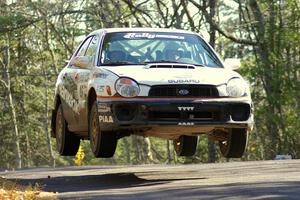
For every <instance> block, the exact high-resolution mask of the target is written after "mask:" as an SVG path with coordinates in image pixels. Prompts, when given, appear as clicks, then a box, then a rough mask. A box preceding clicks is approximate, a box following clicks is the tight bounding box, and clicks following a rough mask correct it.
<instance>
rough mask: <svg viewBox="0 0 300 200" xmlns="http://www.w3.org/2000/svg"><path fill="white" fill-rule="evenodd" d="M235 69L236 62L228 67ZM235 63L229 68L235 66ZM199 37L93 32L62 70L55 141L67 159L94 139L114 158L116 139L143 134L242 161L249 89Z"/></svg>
mask: <svg viewBox="0 0 300 200" xmlns="http://www.w3.org/2000/svg"><path fill="white" fill-rule="evenodd" d="M229 63H230V62H229ZM230 65H231V66H230ZM236 67H237V65H236V64H234V63H233V62H231V64H229V65H226V62H225V65H224V64H223V63H222V62H221V60H220V59H219V58H218V56H217V55H216V53H215V51H214V50H213V49H212V48H211V47H210V46H209V44H207V43H206V42H205V41H204V40H203V39H202V38H201V37H200V36H199V35H198V34H196V33H193V32H188V31H183V30H174V29H150V28H122V29H101V30H97V31H94V32H92V33H91V34H89V35H88V36H87V37H86V38H85V40H84V41H83V42H82V43H81V45H80V46H79V47H78V49H77V50H76V51H75V53H74V55H73V56H72V57H71V59H70V61H69V62H68V64H67V65H66V66H65V68H64V69H63V70H62V71H61V72H60V74H59V76H58V79H57V83H56V88H55V105H54V109H53V112H52V126H51V127H52V136H53V137H55V138H56V142H57V149H58V151H59V153H60V154H61V155H75V154H76V152H77V150H78V147H79V144H80V139H89V140H90V145H91V149H92V151H93V153H94V155H95V156H96V157H112V156H113V155H114V152H115V149H116V146H117V141H118V139H120V138H122V137H124V136H129V135H131V134H137V135H142V136H154V137H160V138H164V139H169V140H173V141H174V148H175V150H176V153H177V154H178V155H179V156H191V155H193V154H194V153H195V150H196V146H197V136H198V135H200V134H207V135H208V136H209V138H210V139H212V140H214V141H217V142H218V143H219V145H220V150H221V153H222V154H223V156H225V157H227V158H230V157H234V158H237V157H241V156H242V155H243V153H244V150H245V147H246V144H247V138H248V133H249V131H250V130H251V127H252V124H253V114H252V110H253V108H252V101H251V97H250V91H249V86H248V84H247V83H246V82H245V80H244V79H243V78H242V77H241V76H240V75H239V74H238V73H237V72H235V71H233V69H234V68H236Z"/></svg>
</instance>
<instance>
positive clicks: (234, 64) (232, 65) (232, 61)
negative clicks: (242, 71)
mask: <svg viewBox="0 0 300 200" xmlns="http://www.w3.org/2000/svg"><path fill="white" fill-rule="evenodd" d="M224 66H225V68H227V69H231V70H237V69H239V68H240V67H241V60H240V59H239V58H226V59H225V61H224Z"/></svg>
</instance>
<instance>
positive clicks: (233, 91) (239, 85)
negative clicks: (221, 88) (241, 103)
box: [226, 78, 246, 97]
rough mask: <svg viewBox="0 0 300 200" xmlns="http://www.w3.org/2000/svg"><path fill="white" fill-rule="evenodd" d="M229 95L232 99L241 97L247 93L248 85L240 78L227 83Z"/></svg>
mask: <svg viewBox="0 0 300 200" xmlns="http://www.w3.org/2000/svg"><path fill="white" fill-rule="evenodd" d="M226 90H227V94H228V96H231V97H241V96H243V95H244V94H245V93H246V84H245V82H244V80H242V79H240V78H232V79H230V80H229V81H228V82H227V88H226Z"/></svg>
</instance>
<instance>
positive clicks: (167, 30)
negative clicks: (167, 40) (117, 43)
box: [90, 27, 196, 34]
mask: <svg viewBox="0 0 300 200" xmlns="http://www.w3.org/2000/svg"><path fill="white" fill-rule="evenodd" d="M102 31H105V32H106V33H118V32H165V33H187V34H196V33H194V32H191V31H186V30H181V29H175V28H142V27H136V28H104V29H98V30H95V31H93V32H92V33H90V34H96V33H99V32H102Z"/></svg>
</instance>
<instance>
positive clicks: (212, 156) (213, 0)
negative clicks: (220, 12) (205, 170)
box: [208, 0, 217, 163]
mask: <svg viewBox="0 0 300 200" xmlns="http://www.w3.org/2000/svg"><path fill="white" fill-rule="evenodd" d="M216 4H217V0H209V10H210V15H209V17H210V19H211V20H213V18H214V17H215V14H216ZM209 44H210V45H211V46H212V48H215V44H216V29H215V26H213V24H211V23H210V24H209ZM208 162H210V163H214V162H216V145H215V142H214V141H212V140H208Z"/></svg>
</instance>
